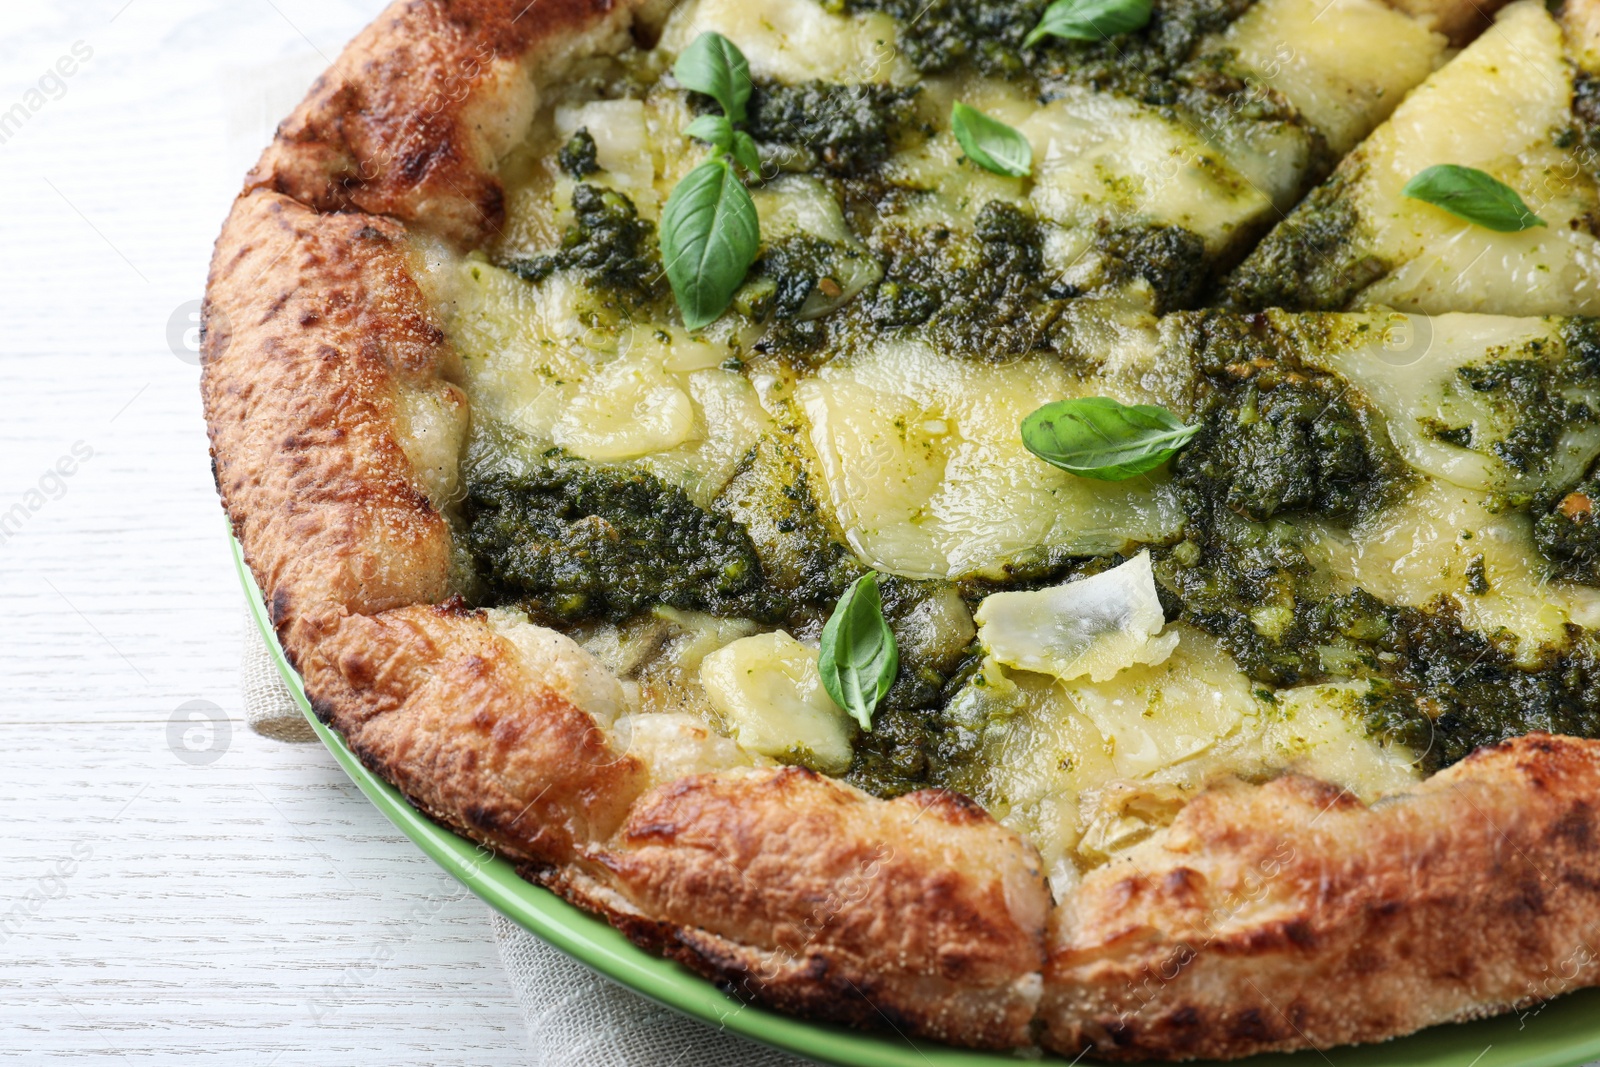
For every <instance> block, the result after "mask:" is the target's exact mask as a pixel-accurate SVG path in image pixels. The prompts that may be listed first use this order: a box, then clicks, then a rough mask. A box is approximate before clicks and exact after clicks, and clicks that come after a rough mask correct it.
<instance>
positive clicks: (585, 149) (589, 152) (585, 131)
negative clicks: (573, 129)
mask: <svg viewBox="0 0 1600 1067" xmlns="http://www.w3.org/2000/svg"><path fill="white" fill-rule="evenodd" d="M556 159H557V161H558V162H559V163H560V165H561V172H562V173H563V174H566V175H568V176H569V177H572V178H576V179H577V180H578V181H582V180H583V179H585V178H587V177H588V176H589V175H591V174H595V173H598V172H599V170H600V158H599V155H598V154H597V150H596V148H595V143H594V137H593V136H592V135H591V134H590V133H589V127H587V126H580V127H579V128H578V132H577V133H575V134H573V135H572V136H571V137H570V138H568V139H567V143H566V144H564V145H562V146H561V151H560V153H558V154H557V157H556Z"/></svg>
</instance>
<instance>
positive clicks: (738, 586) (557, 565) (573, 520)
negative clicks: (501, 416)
mask: <svg viewBox="0 0 1600 1067" xmlns="http://www.w3.org/2000/svg"><path fill="white" fill-rule="evenodd" d="M463 519H464V534H465V541H466V544H467V547H468V549H469V550H470V551H471V553H472V555H473V558H474V559H475V560H476V561H477V563H478V568H479V572H480V574H481V576H482V577H483V579H484V580H485V581H487V582H488V583H490V584H491V585H492V586H494V587H497V588H499V589H502V590H504V591H507V592H510V593H511V594H513V596H514V597H515V598H516V600H517V602H518V603H520V604H522V605H523V606H524V607H526V608H527V609H528V611H529V613H530V614H531V615H533V616H534V617H535V619H536V620H538V621H541V622H546V623H568V624H570V623H573V622H578V621H581V620H584V619H595V618H600V619H615V620H620V619H625V618H628V617H629V616H631V615H635V614H637V613H639V612H641V611H646V610H648V609H649V608H651V607H653V606H655V605H657V604H666V605H670V606H672V607H678V608H690V609H694V610H707V609H712V610H716V611H718V612H720V613H723V614H729V615H744V616H750V617H754V618H762V617H771V616H772V615H773V614H774V613H775V610H776V609H775V605H774V604H773V602H772V599H771V597H770V596H769V594H768V592H767V591H766V590H765V589H764V587H763V584H762V580H761V565H760V561H759V559H758V558H757V556H756V553H755V548H754V546H753V545H752V544H751V543H750V537H749V535H748V534H747V533H746V532H745V531H744V529H743V528H741V527H740V526H739V525H737V524H736V523H734V522H733V521H732V520H730V519H727V518H725V517H722V516H719V515H714V514H712V513H710V512H708V511H705V510H703V509H701V508H698V507H696V506H695V505H694V503H693V502H692V501H691V500H689V498H688V497H687V495H685V494H684V492H683V490H681V489H678V488H676V487H674V486H670V485H667V484H666V483H664V482H662V481H661V480H660V479H659V478H657V477H655V476H654V475H651V474H649V473H646V472H644V471H623V470H615V469H612V470H602V469H598V468H595V467H592V466H590V465H588V464H585V463H580V462H577V461H575V460H563V459H559V458H557V459H553V460H551V461H550V462H548V463H547V464H546V465H545V466H543V467H542V468H539V469H535V470H533V471H530V472H527V473H523V474H520V475H516V476H509V475H503V474H491V475H487V476H484V477H479V478H477V479H474V480H471V481H470V482H469V483H468V487H467V499H466V501H465V502H464V504H463Z"/></svg>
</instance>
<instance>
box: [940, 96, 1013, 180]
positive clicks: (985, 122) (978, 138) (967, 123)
mask: <svg viewBox="0 0 1600 1067" xmlns="http://www.w3.org/2000/svg"><path fill="white" fill-rule="evenodd" d="M950 130H951V132H952V133H954V134H955V135H956V141H957V142H958V143H959V144H960V145H961V151H963V152H965V153H966V154H967V158H968V159H970V160H972V161H973V162H974V163H976V164H977V165H978V166H980V167H982V168H983V169H984V170H988V171H993V172H994V173H996V174H1004V175H1007V176H1009V177H1012V178H1026V177H1027V176H1028V174H1029V173H1030V172H1031V171H1032V170H1033V146H1032V145H1031V144H1029V143H1028V139H1027V138H1026V137H1024V136H1022V134H1020V133H1018V132H1017V131H1016V130H1015V129H1013V128H1012V127H1010V126H1007V125H1006V124H1005V123H1003V122H1001V121H1000V120H999V119H994V118H990V117H989V116H988V115H985V114H984V113H983V112H981V111H979V110H978V109H977V108H975V107H968V106H967V105H966V104H963V103H962V102H961V101H959V100H957V101H956V102H955V103H953V104H951V105H950Z"/></svg>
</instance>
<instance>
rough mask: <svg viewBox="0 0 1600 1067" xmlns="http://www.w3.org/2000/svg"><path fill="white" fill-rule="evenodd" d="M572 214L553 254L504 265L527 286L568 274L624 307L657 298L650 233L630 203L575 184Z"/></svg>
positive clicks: (655, 256) (656, 267) (656, 260)
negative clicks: (574, 219)
mask: <svg viewBox="0 0 1600 1067" xmlns="http://www.w3.org/2000/svg"><path fill="white" fill-rule="evenodd" d="M590 143H591V144H592V143H593V142H592V141H591V142H590ZM572 210H573V213H574V214H575V215H576V216H577V224H576V225H574V226H571V227H569V228H568V230H567V233H566V236H565V237H563V238H562V240H561V247H560V248H559V249H557V250H556V251H554V252H551V253H548V254H546V255H540V256H534V257H532V258H527V259H513V260H511V261H509V262H508V263H507V264H506V266H507V267H508V268H509V269H510V270H512V271H515V272H516V273H517V274H518V275H520V276H521V277H523V278H526V279H527V280H528V281H531V282H538V281H543V280H544V279H545V278H548V277H549V276H550V275H551V274H553V273H554V272H556V271H559V270H566V271H572V272H574V273H575V274H576V275H577V276H578V277H579V278H581V279H582V280H583V283H584V285H585V286H587V287H588V288H589V289H590V290H593V291H599V292H603V293H604V294H607V295H615V296H616V297H618V298H620V300H621V301H623V302H624V303H626V304H630V305H634V304H642V303H646V302H648V301H651V300H653V299H655V298H656V297H657V296H659V295H660V288H661V286H660V281H659V279H660V277H661V259H660V256H659V255H658V253H657V251H656V247H655V230H656V228H655V226H654V225H652V224H651V223H649V222H647V221H645V220H644V219H641V218H639V213H638V211H637V210H635V208H634V206H633V201H632V200H629V199H628V198H627V196H625V195H623V194H622V193H619V192H617V191H615V190H612V189H604V188H601V187H600V186H597V185H579V186H577V187H576V188H575V189H574V190H573V192H572Z"/></svg>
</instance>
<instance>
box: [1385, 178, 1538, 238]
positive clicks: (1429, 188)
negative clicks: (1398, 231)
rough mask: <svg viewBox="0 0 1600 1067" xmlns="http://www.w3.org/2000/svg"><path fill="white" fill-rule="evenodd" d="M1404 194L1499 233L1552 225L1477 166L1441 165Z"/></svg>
mask: <svg viewBox="0 0 1600 1067" xmlns="http://www.w3.org/2000/svg"><path fill="white" fill-rule="evenodd" d="M1401 192H1402V193H1404V194H1405V195H1406V196H1409V197H1410V198H1411V199H1413V200H1421V201H1423V202H1424V203H1428V204H1432V205H1433V206H1434V207H1437V208H1443V209H1444V210H1446V211H1448V212H1450V214H1452V215H1454V216H1456V218H1459V219H1466V220H1467V221H1468V222H1471V223H1474V224H1476V225H1478V226H1482V227H1483V228H1484V229H1488V230H1494V231H1495V232H1496V233H1517V232H1519V231H1521V230H1526V229H1529V228H1531V227H1534V226H1545V225H1548V224H1547V223H1546V222H1545V221H1544V219H1541V218H1540V217H1539V216H1538V215H1535V214H1534V213H1533V212H1532V210H1530V209H1529V207H1528V205H1527V204H1525V203H1523V202H1522V197H1520V196H1518V195H1517V191H1516V190H1515V189H1513V188H1511V186H1509V185H1507V184H1506V183H1505V182H1502V181H1500V180H1499V179H1497V178H1495V177H1494V176H1493V175H1490V174H1485V173H1484V172H1483V171H1481V170H1479V169H1477V168H1476V167H1462V166H1458V165H1456V164H1454V163H1441V164H1439V165H1438V166H1434V167H1429V168H1428V169H1427V170H1425V171H1422V172H1421V173H1420V174H1418V175H1417V176H1416V177H1415V178H1412V179H1411V180H1410V181H1408V182H1406V187H1405V188H1404V189H1402V190H1401Z"/></svg>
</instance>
